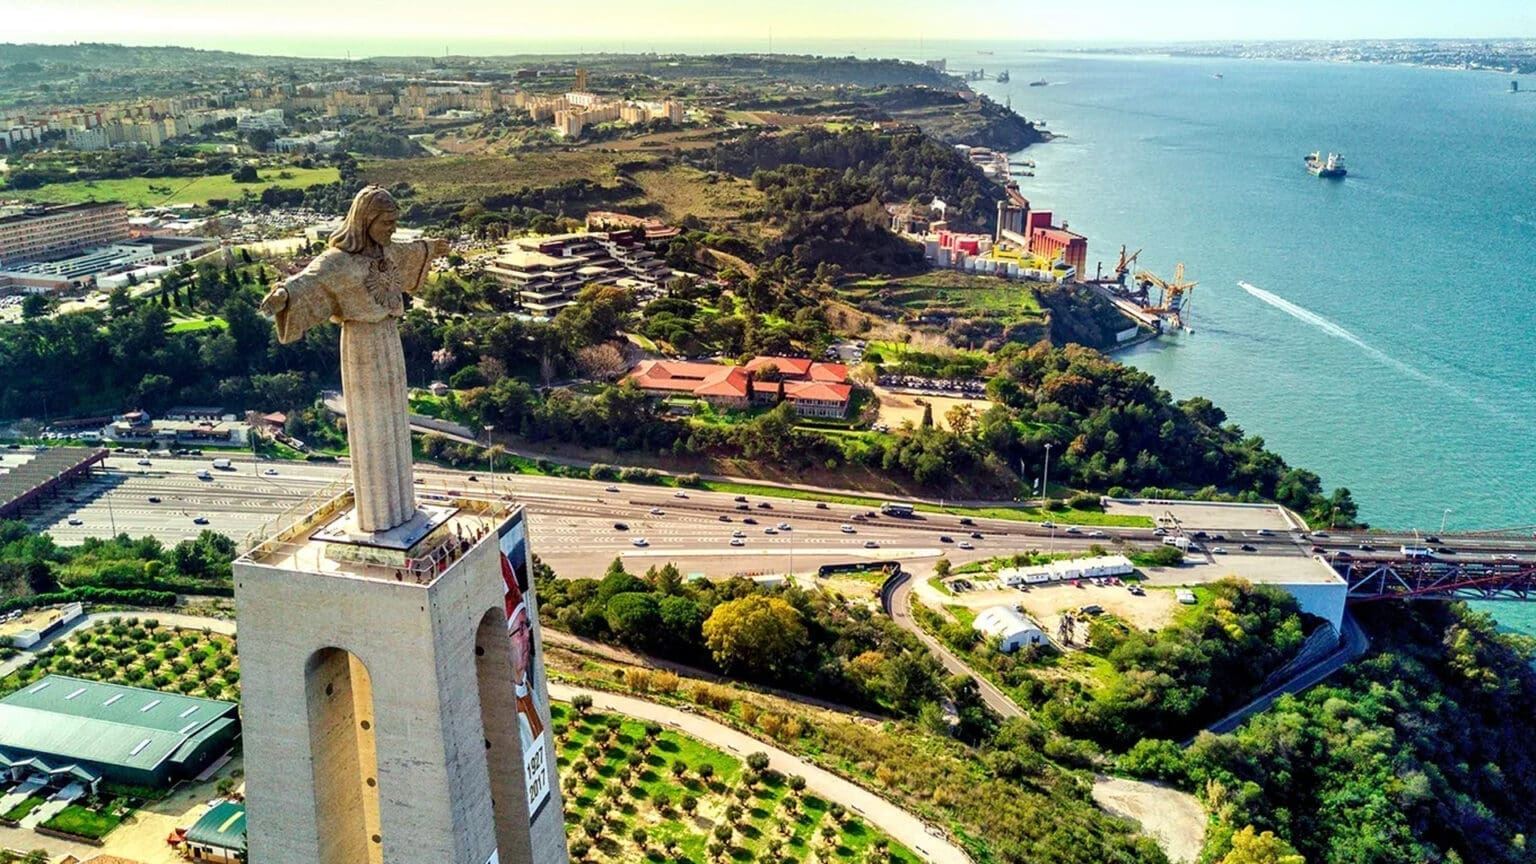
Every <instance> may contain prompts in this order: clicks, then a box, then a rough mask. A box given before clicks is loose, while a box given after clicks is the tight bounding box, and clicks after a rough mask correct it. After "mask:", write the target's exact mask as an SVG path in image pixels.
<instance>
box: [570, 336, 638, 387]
mask: <svg viewBox="0 0 1536 864" xmlns="http://www.w3.org/2000/svg"><path fill="white" fill-rule="evenodd" d="M576 367H577V368H578V369H580V370H581V373H582V374H583V375H585V376H587V377H588V378H603V379H613V378H617V377H619V376H620V375H622V374H624V373H625V372H627V371H629V364H628V363H625V362H624V354H623V353H622V352H621V351H619V348H618V346H617V345H614V344H613V343H612V342H601V343H599V344H597V345H588V346H587V347H585V348H582V349H581V350H579V351H577V352H576Z"/></svg>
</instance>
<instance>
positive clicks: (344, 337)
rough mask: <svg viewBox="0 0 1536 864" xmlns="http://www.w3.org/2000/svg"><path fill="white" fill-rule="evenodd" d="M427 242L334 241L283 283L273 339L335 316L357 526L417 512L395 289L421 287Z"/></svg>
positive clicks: (379, 527)
mask: <svg viewBox="0 0 1536 864" xmlns="http://www.w3.org/2000/svg"><path fill="white" fill-rule="evenodd" d="M428 250H429V247H428V245H427V243H426V242H425V241H419V240H418V241H415V242H412V243H391V244H389V245H388V246H386V247H384V248H383V249H382V250H381V251H382V253H383V254H382V255H379V256H374V255H369V254H366V253H353V252H344V251H342V250H340V249H336V248H334V247H333V248H329V249H326V250H325V251H324V252H322V253H321V254H320V255H319V256H318V257H317V258H315V260H314V261H312V262H310V264H309V266H308V267H305V268H304V270H303V271H302V272H300V273H298V274H297V275H295V276H293V277H292V278H290V279H289V280H288V281H286V282H284V283H283V288H284V289H285V290H287V292H288V303H287V305H286V306H285V307H284V308H283V309H282V310H280V311H279V312H278V313H277V338H278V341H280V342H285V343H286V342H293V341H295V340H297V339H299V338H300V337H302V336H303V335H304V331H306V330H308V329H309V328H310V327H314V326H316V325H318V324H322V323H324V322H326V321H335V322H338V323H340V324H341V395H342V399H343V400H344V401H345V402H346V406H347V447H348V449H349V450H350V451H351V458H352V485H353V490H354V493H355V495H356V498H357V505H356V506H357V512H356V523H357V527H358V528H360V529H361V530H363V531H369V532H373V531H388V530H389V529H391V528H394V527H396V526H398V525H402V524H404V523H405V522H407V521H409V520H410V518H411V517H412V515H414V514H415V512H416V495H415V490H414V489H413V488H412V476H411V427H410V420H409V419H408V408H407V401H406V383H405V351H404V349H402V348H401V345H400V316H401V315H404V314H405V303H404V300H403V298H402V296H401V293H402V292H415V291H416V290H417V289H419V288H420V287H421V284H422V282H423V281H424V280H425V278H426V275H427V265H428V263H429V261H430V259H429V258H428V255H429V251H428Z"/></svg>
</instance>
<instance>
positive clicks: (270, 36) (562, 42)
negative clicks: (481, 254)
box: [0, 0, 1536, 56]
mask: <svg viewBox="0 0 1536 864" xmlns="http://www.w3.org/2000/svg"><path fill="white" fill-rule="evenodd" d="M585 8H586V10H587V11H588V12H589V13H590V14H584V15H582V16H580V17H579V18H578V17H574V16H570V15H569V14H567V10H566V8H565V7H562V6H558V5H546V6H527V5H514V6H507V5H503V4H493V3H490V2H487V0H468V2H465V3H462V4H456V5H455V6H454V7H453V8H452V9H451V10H448V11H446V12H445V14H441V15H434V16H433V17H432V18H430V19H428V20H423V19H422V18H421V16H420V15H419V14H417V13H416V12H415V11H414V9H413V7H411V6H409V5H408V4H404V3H401V2H398V0H381V2H374V3H366V4H365V3H361V2H356V0H343V2H338V3H332V4H326V5H322V6H319V7H315V6H312V5H309V4H301V3H299V2H296V0H273V2H271V3H268V4H266V5H265V6H263V8H262V13H263V14H261V15H260V16H251V15H248V14H245V13H243V12H233V11H223V10H220V11H214V10H212V9H210V8H208V7H207V6H204V5H200V4H194V3H191V2H188V0H148V2H146V3H141V4H135V5H134V6H132V7H131V8H130V7H126V6H124V5H123V4H121V3H117V2H113V0H74V2H67V3H66V2H63V0H42V2H22V0H0V15H3V16H4V18H5V20H6V21H7V23H8V25H9V26H8V27H7V34H6V39H7V40H8V41H16V42H45V43H69V42H120V43H124V44H134V45H166V44H176V45H186V46H189V47H197V48H209V49H226V50H236V51H246V52H252V53H273V54H294V55H300V56H345V55H347V54H351V55H352V56H366V55H370V54H386V53H414V54H438V53H443V52H448V53H457V54H496V53H500V54H511V53H523V52H535V51H556V50H602V51H650V50H683V49H692V50H699V49H713V50H724V51H760V50H768V49H770V47H771V49H772V50H777V51H786V52H789V51H815V50H817V49H818V48H819V49H821V50H824V51H827V52H835V53H847V52H851V53H859V54H863V53H866V51H873V50H879V49H883V50H885V51H906V50H907V47H908V45H910V47H911V49H914V50H916V49H921V48H923V47H924V46H933V47H938V46H941V45H942V44H944V43H950V42H967V43H971V42H974V43H977V44H992V45H1007V44H1010V43H1023V44H1029V43H1036V44H1038V43H1041V42H1052V41H1070V42H1078V43H1083V42H1173V41H1211V40H1244V41H1254V40H1262V39H1283V40H1304V39H1340V40H1343V39H1408V38H1446V39H1462V38H1521V37H1529V36H1536V10H1533V9H1532V8H1531V7H1530V5H1529V4H1526V3H1521V2H1519V0H1479V2H1473V3H1467V4H1460V5H1457V6H1455V7H1451V6H1447V5H1444V4H1430V3H1422V2H1419V3H1409V4H1399V3H1391V2H1387V0H1363V2H1358V3H1352V4H1348V5H1347V6H1345V7H1340V6H1339V5H1338V4H1330V3H1326V2H1323V0H1300V2H1299V3H1291V4H1285V5H1283V6H1282V5H1279V4H1273V5H1266V6H1264V7H1262V8H1244V9H1240V10H1235V9H1234V8H1233V7H1231V6H1230V5H1229V4H1222V3H1218V2H1216V0H1173V2H1165V3H1159V4H1155V5H1148V4H1139V3H1135V2H1132V0H1086V2H1084V3H1080V4H1077V6H1076V7H1075V9H1074V14H1073V16H1071V18H1070V19H1067V18H1051V17H1049V16H1047V17H1045V18H1041V17H1039V16H1021V15H1020V14H1019V12H1018V10H1017V9H1016V8H1013V7H1011V6H1010V4H1008V3H1005V2H1002V0H983V2H981V3H972V4H968V5H966V6H965V7H964V9H965V11H967V12H968V13H970V14H968V15H965V16H955V15H942V16H941V15H935V14H934V12H935V10H934V7H933V6H932V4H929V3H923V2H918V0H892V2H888V3H875V2H872V0H852V2H848V3H844V4H838V5H836V6H835V7H832V6H831V5H830V4H824V3H814V2H810V0H786V2H783V3H779V4H775V5H773V6H772V7H768V8H756V9H747V10H739V9H732V10H730V11H729V12H728V13H727V12H721V11H719V10H718V7H714V6H712V5H711V4H708V3H706V2H704V0H661V2H659V3H657V4H652V5H651V6H650V7H648V9H649V13H650V14H648V15H647V16H644V17H643V18H639V19H636V18H633V17H629V16H625V15H624V14H622V12H623V10H624V9H625V8H627V7H626V6H625V5H623V4H620V3H618V2H616V0H593V2H591V3H589V4H587V6H586V7H585ZM1009 20H1013V21H1016V22H1017V23H1016V24H1015V25H1014V26H1013V27H1012V28H1010V27H1008V26H1004V27H997V26H994V25H992V24H989V23H988V22H996V21H1009ZM298 24H302V25H303V26H296V25H298ZM316 34H319V35H316ZM861 49H862V50H861ZM908 53H910V52H908Z"/></svg>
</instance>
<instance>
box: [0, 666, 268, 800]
mask: <svg viewBox="0 0 1536 864" xmlns="http://www.w3.org/2000/svg"><path fill="white" fill-rule="evenodd" d="M239 735H240V720H239V717H238V707H237V706H236V705H235V703H233V702H221V701H216V700H213V699H197V698H194V697H191V696H182V695H179V694H175V693H162V692H159V691H156V690H144V689H141V688H137V687H124V686H121V685H118V684H106V683H103V682H100V681H85V680H82V679H80V678H70V677H68V676H64V675H49V676H48V677H46V678H44V679H43V680H41V681H39V682H37V683H35V684H32V685H30V686H28V687H26V688H24V689H22V690H18V691H17V692H15V693H13V694H11V695H10V696H7V697H6V698H5V699H0V774H8V775H10V776H11V778H12V779H15V780H20V779H23V778H25V777H27V776H29V775H33V774H46V775H50V776H51V777H55V778H58V779H59V780H61V781H64V782H67V779H68V778H73V779H75V780H82V781H87V782H89V783H90V784H91V785H92V786H93V787H94V786H95V785H96V783H97V782H99V781H101V780H105V781H107V782H109V783H117V784H123V785H130V786H144V787H154V788H164V787H166V786H169V785H171V784H173V783H175V782H177V781H179V780H182V779H186V778H189V777H193V776H196V775H197V774H198V773H200V772H201V771H202V770H203V769H204V768H206V767H207V766H208V764H209V763H211V762H212V761H213V760H214V759H216V758H218V757H219V756H220V755H222V754H223V753H224V752H225V751H227V750H229V748H230V746H231V745H232V744H233V743H234V741H235V739H237V738H238V737H239Z"/></svg>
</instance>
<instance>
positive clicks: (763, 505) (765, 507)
mask: <svg viewBox="0 0 1536 864" xmlns="http://www.w3.org/2000/svg"><path fill="white" fill-rule="evenodd" d="M757 509H759V510H772V509H773V505H772V504H769V503H768V502H767V501H759V502H757Z"/></svg>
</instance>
